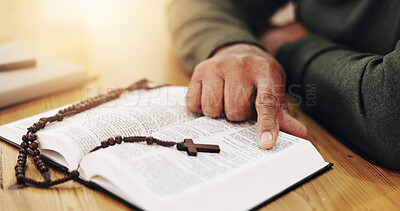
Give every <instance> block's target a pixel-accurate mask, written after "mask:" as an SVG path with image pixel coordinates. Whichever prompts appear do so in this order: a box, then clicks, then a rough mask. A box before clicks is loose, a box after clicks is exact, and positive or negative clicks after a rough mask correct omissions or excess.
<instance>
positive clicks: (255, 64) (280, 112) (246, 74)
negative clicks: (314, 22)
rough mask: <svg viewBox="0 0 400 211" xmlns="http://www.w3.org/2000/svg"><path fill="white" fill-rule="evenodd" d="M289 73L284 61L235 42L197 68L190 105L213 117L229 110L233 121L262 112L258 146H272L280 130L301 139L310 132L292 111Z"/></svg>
mask: <svg viewBox="0 0 400 211" xmlns="http://www.w3.org/2000/svg"><path fill="white" fill-rule="evenodd" d="M285 77H286V76H285V73H284V71H283V69H282V67H281V65H280V64H279V63H278V62H277V61H276V60H275V58H274V57H273V56H271V55H270V54H268V53H266V52H265V51H263V50H262V49H260V48H258V47H256V46H253V45H249V44H235V45H231V46H228V47H225V48H222V49H220V50H219V51H217V52H216V54H215V55H214V56H213V57H211V58H210V59H208V60H205V61H203V62H201V63H200V64H198V65H197V66H196V67H195V69H194V72H193V76H192V79H191V81H190V85H189V89H188V93H187V96H186V106H187V108H188V109H189V111H192V112H195V113H203V114H204V115H206V116H209V117H219V116H222V115H223V113H225V116H226V117H227V118H228V119H229V120H231V121H242V120H246V119H250V118H251V117H252V116H254V114H255V113H256V112H257V114H258V115H257V143H258V146H259V147H261V148H271V147H273V146H274V144H275V142H276V138H277V137H278V132H279V128H280V129H282V130H284V131H286V132H288V133H291V134H293V135H296V136H299V137H305V136H306V135H307V129H306V128H305V127H304V126H303V125H302V124H301V123H300V122H298V121H297V120H296V119H294V118H293V117H292V116H290V115H289V113H288V110H287V107H286V104H285V99H284V95H285ZM255 89H256V91H257V96H256V100H255V103H254V102H253V97H252V94H253V90H255ZM254 104H255V105H254Z"/></svg>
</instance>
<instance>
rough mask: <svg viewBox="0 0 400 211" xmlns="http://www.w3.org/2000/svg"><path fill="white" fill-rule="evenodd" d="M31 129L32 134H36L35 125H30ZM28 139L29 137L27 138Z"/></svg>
mask: <svg viewBox="0 0 400 211" xmlns="http://www.w3.org/2000/svg"><path fill="white" fill-rule="evenodd" d="M31 128H32V129H31V130H32V132H34V133H36V131H37V127H36V126H35V125H32V126H31ZM28 138H29V137H28Z"/></svg>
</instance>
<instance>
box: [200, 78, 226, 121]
mask: <svg viewBox="0 0 400 211" xmlns="http://www.w3.org/2000/svg"><path fill="white" fill-rule="evenodd" d="M201 92H202V93H201V110H202V112H203V114H204V115H206V116H208V117H220V116H222V113H223V108H224V101H223V100H224V98H223V96H224V81H223V80H222V79H221V78H218V77H217V78H213V79H211V80H206V81H203V83H202V91H201Z"/></svg>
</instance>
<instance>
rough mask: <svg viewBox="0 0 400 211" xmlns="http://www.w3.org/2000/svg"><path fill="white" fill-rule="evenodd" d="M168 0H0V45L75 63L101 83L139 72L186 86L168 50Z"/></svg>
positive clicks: (123, 80)
mask: <svg viewBox="0 0 400 211" xmlns="http://www.w3.org/2000/svg"><path fill="white" fill-rule="evenodd" d="M169 3H170V0H146V1H144V0H83V1H82V0H29V1H26V0H0V44H5V43H10V42H19V43H22V44H25V45H27V46H30V47H33V48H35V49H38V50H40V51H43V52H45V53H47V54H51V55H54V56H56V57H60V58H62V59H65V60H68V61H72V62H74V63H77V64H80V65H82V66H84V67H85V68H86V70H87V71H88V74H89V76H90V77H92V78H93V77H94V76H98V79H97V80H95V81H94V83H95V84H98V85H101V86H111V87H112V86H114V87H115V85H118V86H126V85H128V84H131V83H132V82H134V81H136V80H138V79H141V78H144V77H146V78H148V79H150V80H152V81H154V82H156V83H171V84H175V85H187V83H188V81H189V77H188V76H187V75H186V74H185V73H184V71H183V69H182V68H181V67H180V65H179V62H178V61H177V60H176V59H175V58H174V57H173V55H172V50H171V38H170V35H169V33H168V29H167V8H168V5H169ZM16 80H17V79H16ZM92 83H93V80H92Z"/></svg>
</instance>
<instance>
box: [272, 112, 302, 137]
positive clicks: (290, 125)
mask: <svg viewBox="0 0 400 211" xmlns="http://www.w3.org/2000/svg"><path fill="white" fill-rule="evenodd" d="M279 128H280V129H281V130H282V131H285V132H287V133H289V134H292V135H294V136H297V137H300V138H306V137H307V128H306V126H304V125H303V124H301V123H300V122H299V121H298V120H297V119H295V118H294V117H293V116H292V115H290V114H289V112H288V110H283V109H282V110H281V112H280V114H279Z"/></svg>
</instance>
